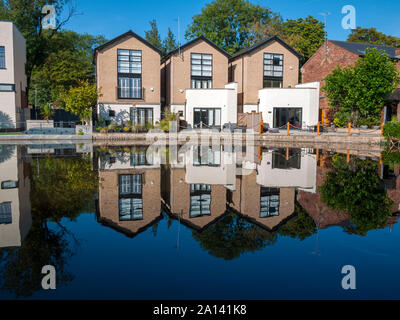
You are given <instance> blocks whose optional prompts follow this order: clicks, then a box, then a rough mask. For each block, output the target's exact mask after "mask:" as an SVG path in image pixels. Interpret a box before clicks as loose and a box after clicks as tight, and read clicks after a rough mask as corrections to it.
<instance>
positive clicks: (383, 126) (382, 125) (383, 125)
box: [381, 123, 385, 136]
mask: <svg viewBox="0 0 400 320" xmlns="http://www.w3.org/2000/svg"><path fill="white" fill-rule="evenodd" d="M383 128H385V124H384V123H382V124H381V134H382V136H383Z"/></svg>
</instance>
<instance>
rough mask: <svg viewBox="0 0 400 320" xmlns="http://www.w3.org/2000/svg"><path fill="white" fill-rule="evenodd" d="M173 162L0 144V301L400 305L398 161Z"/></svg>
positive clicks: (198, 151)
mask: <svg viewBox="0 0 400 320" xmlns="http://www.w3.org/2000/svg"><path fill="white" fill-rule="evenodd" d="M171 153H172V151H171V150H169V149H168V148H167V149H162V148H161V149H151V148H148V147H144V146H130V147H126V146H125V147H109V148H106V147H95V146H92V145H46V146H43V145H41V146H35V145H29V146H13V145H2V146H0V183H1V189H0V299H15V298H20V299H328V298H335V299H358V298H367V299H370V298H371V299H372V298H373V299H383V298H384V299H399V298H400V293H399V290H398V289H399V288H400V275H399V273H398V270H400V247H399V243H400V231H399V230H400V228H399V226H398V218H397V216H398V211H399V204H400V179H399V173H400V172H399V166H398V165H396V164H394V163H393V162H392V161H391V160H390V159H389V160H387V161H386V160H385V159H383V160H382V158H381V157H380V155H379V154H373V153H370V154H363V153H356V154H353V152H351V153H349V154H347V153H343V154H342V153H340V152H337V153H335V152H332V151H324V150H317V149H301V148H282V147H280V148H273V147H257V148H255V149H254V150H248V149H246V148H243V149H240V151H239V150H237V149H231V150H226V149H225V148H224V147H222V146H221V147H217V148H215V147H213V148H211V147H199V148H198V147H188V148H186V149H184V150H183V151H182V152H180V154H179V156H178V158H179V159H185V160H184V161H180V162H174V161H170V162H169V163H168V164H161V163H163V161H162V159H163V157H167V158H169V157H168V156H169V155H170V154H171ZM249 154H250V155H249ZM170 159H171V158H170ZM45 265H53V266H54V267H55V268H56V270H57V289H56V290H55V291H44V290H42V288H41V279H42V277H43V276H42V274H41V269H42V267H43V266H45ZM345 265H353V266H354V267H355V268H356V270H357V290H355V291H345V290H343V289H342V286H341V281H342V278H343V275H342V274H341V270H342V267H343V266H345Z"/></svg>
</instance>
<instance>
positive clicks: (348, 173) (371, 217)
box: [319, 155, 393, 235]
mask: <svg viewBox="0 0 400 320" xmlns="http://www.w3.org/2000/svg"><path fill="white" fill-rule="evenodd" d="M377 173H378V163H377V162H373V161H371V160H359V159H352V160H351V161H350V163H347V161H346V159H345V157H344V156H343V155H336V156H335V157H334V159H333V170H332V171H330V172H328V174H327V176H326V179H325V182H324V184H323V185H322V186H321V188H320V190H319V191H320V192H321V198H322V200H323V201H324V202H325V203H326V204H327V205H328V207H330V208H331V209H333V210H340V211H344V212H346V213H347V214H349V215H350V217H351V222H352V224H351V225H350V226H349V227H345V230H346V232H348V233H351V234H358V235H366V234H367V233H368V231H370V230H375V229H380V228H384V227H386V225H387V223H388V219H389V217H390V215H391V207H392V205H393V202H392V201H391V200H390V198H389V197H388V196H387V194H386V191H385V188H384V186H383V184H382V182H381V181H380V179H379V177H378V174H377Z"/></svg>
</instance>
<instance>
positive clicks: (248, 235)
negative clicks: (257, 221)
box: [193, 212, 277, 260]
mask: <svg viewBox="0 0 400 320" xmlns="http://www.w3.org/2000/svg"><path fill="white" fill-rule="evenodd" d="M193 238H194V239H195V240H196V241H199V242H200V245H201V247H202V248H203V249H204V250H207V251H208V253H209V254H211V255H213V256H214V257H217V258H223V259H225V260H233V259H236V258H239V257H240V256H241V255H242V254H244V253H246V252H255V251H257V250H261V249H263V248H265V246H267V245H272V244H274V243H275V242H276V239H277V236H276V234H275V233H272V232H269V231H266V230H264V229H262V228H260V227H258V226H256V225H253V224H251V223H249V222H247V221H246V220H245V219H244V218H242V217H240V216H238V215H236V214H234V213H231V212H229V213H227V214H226V215H225V216H224V217H223V218H222V219H221V220H219V221H218V222H217V223H215V224H214V225H212V226H210V227H209V228H208V229H207V230H205V231H204V232H201V233H199V232H196V231H194V232H193Z"/></svg>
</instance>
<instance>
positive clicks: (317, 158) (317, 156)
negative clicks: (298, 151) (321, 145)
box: [317, 149, 319, 162]
mask: <svg viewBox="0 0 400 320" xmlns="http://www.w3.org/2000/svg"><path fill="white" fill-rule="evenodd" d="M318 160H319V149H317V162H318Z"/></svg>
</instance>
